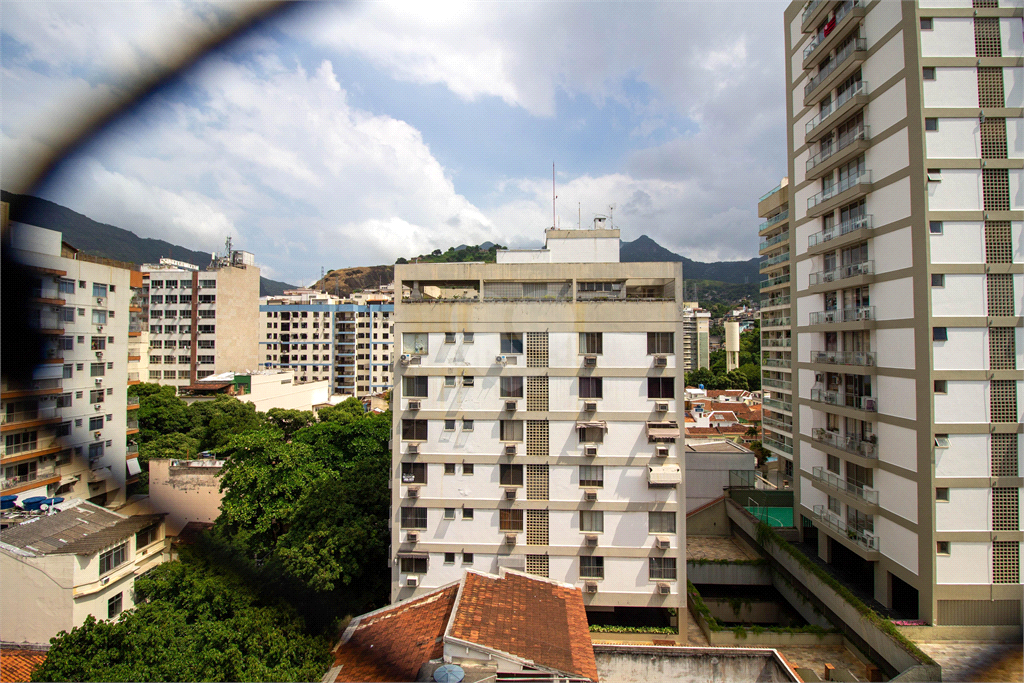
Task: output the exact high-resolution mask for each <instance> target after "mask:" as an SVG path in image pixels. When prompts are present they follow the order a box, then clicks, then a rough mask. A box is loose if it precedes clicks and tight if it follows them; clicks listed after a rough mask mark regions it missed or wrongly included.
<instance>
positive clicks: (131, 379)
mask: <svg viewBox="0 0 1024 683" xmlns="http://www.w3.org/2000/svg"><path fill="white" fill-rule="evenodd" d="M140 381H141V380H140V379H139V373H137V372H129V373H128V384H138V383H139V382H140Z"/></svg>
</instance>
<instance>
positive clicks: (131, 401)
mask: <svg viewBox="0 0 1024 683" xmlns="http://www.w3.org/2000/svg"><path fill="white" fill-rule="evenodd" d="M140 405H141V404H140V403H139V397H138V396H129V397H128V402H127V403H126V404H125V410H138V409H139V407H140Z"/></svg>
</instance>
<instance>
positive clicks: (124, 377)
mask: <svg viewBox="0 0 1024 683" xmlns="http://www.w3.org/2000/svg"><path fill="white" fill-rule="evenodd" d="M10 235H11V238H10V240H11V241H10V248H11V249H12V250H13V251H14V255H15V258H16V259H17V260H18V261H19V262H20V263H22V264H24V265H25V266H26V268H27V269H28V270H29V272H30V273H31V274H32V277H33V282H32V294H31V299H30V306H31V314H30V320H29V325H30V327H32V328H34V329H35V330H37V331H38V332H39V333H40V334H41V335H42V339H43V345H44V356H45V360H44V361H43V363H42V364H41V365H39V366H38V367H37V368H36V369H35V371H34V373H33V376H32V381H31V382H30V383H29V384H27V385H16V384H14V383H12V382H10V381H9V380H8V378H7V376H6V373H5V376H4V380H3V387H2V390H0V404H2V406H0V411H2V413H0V414H2V418H3V420H2V427H0V431H2V432H3V452H2V454H0V466H2V468H3V494H4V495H16V496H18V500H20V501H25V500H26V499H29V498H34V497H38V496H43V497H47V498H49V497H53V496H61V497H64V498H80V499H87V500H89V501H91V502H94V503H97V504H99V505H116V504H118V503H121V502H124V499H125V480H126V478H127V477H128V471H127V469H126V463H125V454H126V450H127V443H126V432H127V428H128V414H127V401H126V399H127V383H128V373H127V370H128V344H129V338H128V323H129V316H128V304H129V300H130V298H131V287H130V282H131V279H130V278H131V273H130V271H129V270H127V269H124V268H120V267H117V266H114V265H111V264H110V263H111V262H109V261H106V260H105V259H93V258H91V257H88V256H86V255H85V254H79V253H78V252H77V251H76V250H75V249H74V248H72V247H70V246H69V245H67V244H63V243H62V241H61V233H59V232H55V231H53V230H44V229H43V228H39V227H36V226H32V225H25V224H21V223H12V224H11V231H10ZM5 248H7V247H6V246H5ZM8 333H10V334H14V331H13V330H8V329H7V327H6V326H5V340H4V343H15V342H14V340H13V339H11V338H7V336H6V335H7V334H8Z"/></svg>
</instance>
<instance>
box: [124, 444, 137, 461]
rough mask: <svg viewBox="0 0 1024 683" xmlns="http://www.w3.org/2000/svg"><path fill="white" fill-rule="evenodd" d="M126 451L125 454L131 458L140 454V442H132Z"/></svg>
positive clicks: (126, 447)
mask: <svg viewBox="0 0 1024 683" xmlns="http://www.w3.org/2000/svg"><path fill="white" fill-rule="evenodd" d="M124 452H125V454H126V455H127V456H128V457H129V458H132V457H134V456H136V455H138V454H139V444H137V443H130V444H128V445H127V446H125V449H124Z"/></svg>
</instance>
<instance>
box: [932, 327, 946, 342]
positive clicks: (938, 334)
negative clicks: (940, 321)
mask: <svg viewBox="0 0 1024 683" xmlns="http://www.w3.org/2000/svg"><path fill="white" fill-rule="evenodd" d="M948 339H949V337H948V336H947V335H946V328H945V327H933V328H932V341H947V340H948Z"/></svg>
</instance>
